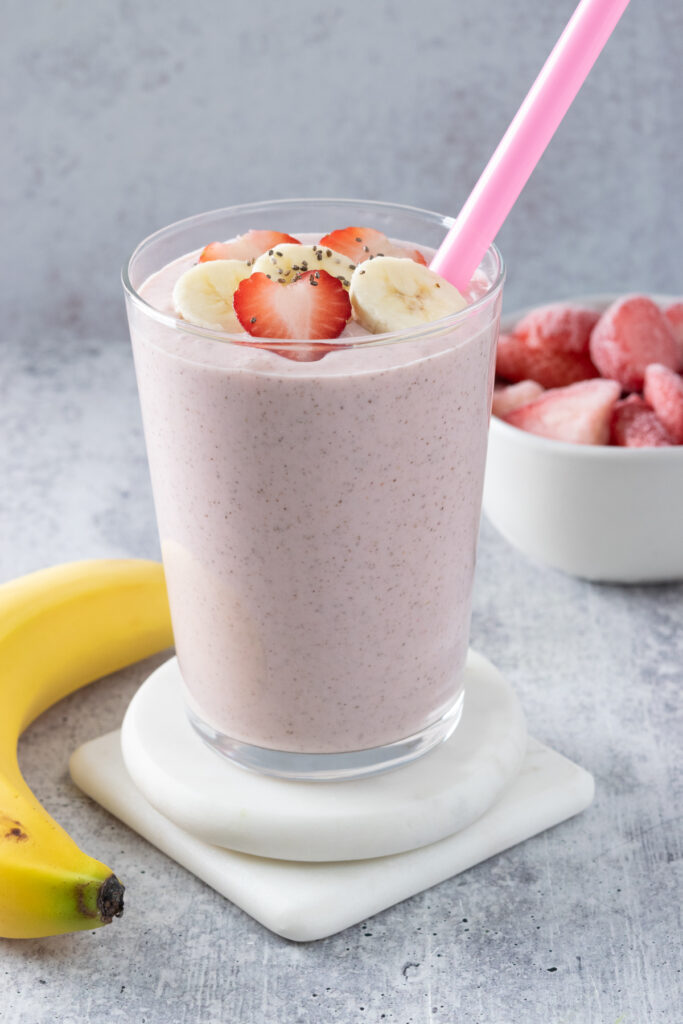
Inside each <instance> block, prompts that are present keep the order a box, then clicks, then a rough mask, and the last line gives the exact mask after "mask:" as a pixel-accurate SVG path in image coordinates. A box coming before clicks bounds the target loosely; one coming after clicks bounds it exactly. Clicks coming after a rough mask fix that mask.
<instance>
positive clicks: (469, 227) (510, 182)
mask: <svg viewBox="0 0 683 1024" xmlns="http://www.w3.org/2000/svg"><path fill="white" fill-rule="evenodd" d="M628 3H629V0H581V3H580V4H579V6H578V7H577V8H576V10H575V11H574V14H573V15H572V17H571V19H570V20H569V22H568V24H567V27H566V28H565V30H564V32H563V33H562V35H561V36H560V38H559V39H558V41H557V43H556V44H555V48H554V49H553V51H552V53H551V54H550V56H549V57H548V59H547V61H546V62H545V64H544V66H543V68H542V70H541V73H540V74H539V76H538V78H537V79H536V81H535V82H534V84H533V85H532V87H531V89H530V90H529V92H528V94H527V96H526V98H525V99H524V102H523V103H522V105H521V107H520V108H519V110H518V111H517V113H516V114H515V117H514V119H513V121H512V123H511V124H510V127H509V128H508V130H507V131H506V133H505V135H504V136H503V138H502V139H501V141H500V143H499V145H498V148H497V149H496V151H495V153H494V154H493V156H492V157H491V159H490V160H489V162H488V164H487V166H486V168H485V169H484V173H483V174H482V176H481V178H480V179H479V181H478V182H477V184H476V185H475V186H474V188H473V190H472V192H471V194H470V196H469V198H468V199H467V201H466V203H465V205H464V206H463V208H462V210H461V211H460V213H459V214H458V218H457V220H456V222H455V224H454V225H453V227H452V228H451V230H450V231H449V233H448V235H447V236H446V238H445V239H444V240H443V242H442V244H441V247H440V248H439V251H438V252H437V254H436V256H435V257H434V259H433V260H432V263H431V267H432V270H436V271H437V272H438V273H439V274H441V275H442V277H445V278H446V280H448V281H451V282H452V283H453V284H454V285H455V286H456V288H460V290H461V291H463V290H465V289H466V288H467V286H468V285H469V283H470V280H471V278H472V274H473V273H474V271H475V270H476V268H477V267H478V265H479V263H480V261H481V260H482V258H483V256H484V253H485V252H486V250H487V249H488V247H489V246H490V244H491V242H493V240H494V238H495V237H496V235H497V234H498V231H499V229H500V227H501V225H502V224H503V221H504V220H505V218H506V217H507V215H508V213H509V212H510V210H511V209H512V207H513V205H514V203H515V200H516V199H517V197H518V195H519V193H520V192H521V191H522V189H523V188H524V186H525V184H526V183H527V181H528V179H529V177H530V175H531V172H532V171H533V169H534V167H535V166H536V164H537V163H538V161H539V160H540V158H541V156H542V155H543V152H544V150H545V148H546V146H547V145H548V143H549V142H550V140H551V138H552V137H553V135H554V134H555V131H556V129H557V127H558V125H559V124H560V122H561V120H562V118H563V117H564V115H565V114H566V113H567V110H568V109H569V107H570V105H571V102H572V100H573V99H574V97H575V96H576V94H577V92H578V91H579V89H580V88H581V86H582V84H583V82H584V80H585V78H586V76H587V75H588V72H589V71H590V69H591V68H592V67H593V64H594V63H595V61H596V59H597V57H598V55H599V53H600V51H601V50H602V48H603V46H604V45H605V43H606V42H607V40H608V39H609V37H610V35H611V34H612V31H613V30H614V27H615V25H616V24H617V22H618V21H619V18H620V17H621V15H622V14H623V13H624V11H625V9H626V7H627V6H628Z"/></svg>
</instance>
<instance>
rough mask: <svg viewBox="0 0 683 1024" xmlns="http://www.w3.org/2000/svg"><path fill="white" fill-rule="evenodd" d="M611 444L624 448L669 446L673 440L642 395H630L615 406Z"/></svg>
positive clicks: (611, 426) (611, 428)
mask: <svg viewBox="0 0 683 1024" xmlns="http://www.w3.org/2000/svg"><path fill="white" fill-rule="evenodd" d="M610 444H616V445H620V446H621V447H622V448H667V447H669V446H670V445H672V444H673V441H672V440H671V438H670V437H669V434H668V433H667V431H666V429H665V427H664V425H663V424H662V423H661V422H660V420H658V419H657V415H656V413H655V412H653V410H652V409H651V408H650V406H649V405H648V404H647V402H645V401H644V400H643V399H642V398H641V397H640V395H629V396H628V398H624V399H623V400H622V401H621V402H617V403H616V405H615V407H614V412H613V413H612V422H611V425H610Z"/></svg>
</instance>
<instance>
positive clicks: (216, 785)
mask: <svg viewBox="0 0 683 1024" xmlns="http://www.w3.org/2000/svg"><path fill="white" fill-rule="evenodd" d="M465 673H466V679H465V694H466V697H465V707H464V711H463V715H462V719H461V722H460V724H459V726H458V728H457V729H456V731H455V733H454V734H453V736H451V738H450V739H448V740H447V741H446V742H445V743H442V744H441V745H440V746H439V747H436V748H435V749H434V750H432V751H430V753H428V754H426V755H425V756H424V757H422V758H420V759H419V760H417V761H414V762H412V763H411V764H408V765H406V766H404V767H402V768H397V769H395V770H393V771H391V772H387V773H385V774H382V775H375V776H370V777H366V778H363V779H357V780H353V781H346V782H290V781H287V780H283V779H277V778H270V777H267V776H261V775H256V774H254V773H251V772H247V771H245V770H243V769H242V768H240V767H238V766H236V765H234V764H232V763H230V762H228V761H227V760H224V759H222V758H221V757H220V756H219V755H217V754H216V753H214V752H213V751H212V750H210V749H209V748H208V747H207V746H205V744H204V743H203V742H202V740H201V739H200V738H199V736H198V735H197V734H196V733H195V731H194V730H193V729H192V727H191V725H190V724H189V721H188V719H187V716H186V714H185V708H184V703H183V693H182V681H181V679H180V673H179V670H178V666H177V661H176V659H175V658H173V659H171V660H170V661H168V662H166V663H165V664H164V665H162V666H161V667H160V668H159V669H157V670H156V672H154V673H153V674H152V675H151V676H150V677H149V679H148V680H147V681H146V682H145V683H144V684H143V685H142V687H141V688H140V690H139V691H138V693H137V694H136V696H135V697H134V698H133V700H132V702H131V704H130V707H129V709H128V711H127V713H126V716H125V719H124V722H123V726H122V729H121V731H117V732H113V733H109V734H108V735H106V736H102V737H100V738H99V739H96V740H92V741H91V742H89V743H86V744H84V745H83V746H82V747H80V748H79V749H78V750H77V751H76V752H75V753H74V754H73V756H72V758H71V765H70V767H71V775H72V778H73V780H74V782H75V783H76V785H77V786H79V787H80V788H81V789H82V790H84V792H86V793H87V794H88V795H89V796H91V797H92V798H93V799H94V800H96V801H97V802H98V803H100V804H102V806H103V807H105V808H106V809H107V810H109V811H110V812H111V813H112V814H114V815H116V817H118V818H120V819H121V820H122V821H124V822H125V823H126V824H127V825H129V826H130V827H131V828H133V829H135V831H136V832H139V833H140V835H142V836H144V837H145V838H146V839H147V840H149V842H151V843H153V844H154V845H155V846H156V847H158V848H159V849H160V850H162V851H163V852H164V853H166V854H167V855H168V856H170V857H172V858H173V859H174V860H176V861H178V863H180V864H182V865H183V866H184V867H186V868H187V869H188V870H189V871H192V872H193V873H194V874H195V875H197V876H198V877H199V878H201V879H203V880H204V881H205V882H207V883H208V884H209V885H211V886H212V887H213V888H214V889H216V890H217V891H218V892H220V893H221V894H222V895H223V896H225V897H227V898H228V899H229V900H231V901H232V902H233V903H235V904H237V906H239V907H241V908H242V909H243V910H244V911H246V912H247V913H248V914H251V916H252V917H254V918H255V919H256V920H257V921H260V922H261V924H263V925H265V926H266V927H267V928H269V929H270V930H271V931H273V932H276V933H277V934H279V935H282V936H284V937H286V938H289V939H293V940H295V941H299V942H304V941H309V940H312V939H320V938H323V937H325V936H327V935H332V934H334V933H335V932H338V931H341V930H342V929H343V928H346V927H348V926H349V925H352V924H355V923H357V922H359V921H363V920H366V919H367V918H368V917H369V916H371V915H372V914H375V913H377V912H378V911H380V910H384V909H385V908H386V907H389V906H391V905H392V904H394V903H398V902H400V901H401V900H403V899H406V898H407V897H408V896H412V895H414V894H415V893H418V892H421V891H422V890H424V889H427V888H429V887H430V886H432V885H435V884H437V883H438V882H442V881H444V880H445V879H446V878H450V877H451V876H453V875H456V874H459V873H460V872H461V871H464V870H466V869H467V868H468V867H472V866H473V865H474V864H477V863H479V862H480V861H482V860H486V859H487V858H488V857H491V856H493V855H494V854H496V853H500V852H501V851H502V850H505V849H508V848H509V847H511V846H514V845H515V844H516V843H519V842H521V841H523V840H524V839H528V838H530V837H531V836H533V835H536V834H537V833H538V832H542V831H543V830H544V829H546V828H550V827H551V826H552V825H556V824H558V823H559V822H560V821H563V820H565V819H566V818H569V817H571V816H572V815H574V814H577V813H578V812H579V811H581V810H583V809H584V808H585V807H587V806H588V804H589V803H590V801H591V799H592V796H593V779H592V777H591V776H590V775H589V774H588V772H586V771H584V770H583V769H582V768H579V767H578V766H577V765H575V764H573V763H572V762H571V761H568V760H567V759H566V758H564V757H562V756H561V755H560V754H557V753H555V752H554V751H552V750H550V749H549V748H548V747H545V746H543V745H542V744H540V743H538V742H537V741H535V740H532V739H528V738H527V736H526V728H525V723H524V716H523V714H522V712H521V709H520V707H519V704H518V702H517V699H516V697H515V695H514V693H513V691H512V689H511V688H510V686H509V684H508V683H507V682H506V681H505V680H504V679H503V677H502V676H501V675H500V673H499V672H498V671H497V670H496V669H495V668H494V667H493V665H491V663H490V662H488V661H487V660H486V659H485V658H483V657H482V656H481V655H478V654H476V653H475V652H472V651H471V652H470V654H469V657H468V661H467V666H466V670H465Z"/></svg>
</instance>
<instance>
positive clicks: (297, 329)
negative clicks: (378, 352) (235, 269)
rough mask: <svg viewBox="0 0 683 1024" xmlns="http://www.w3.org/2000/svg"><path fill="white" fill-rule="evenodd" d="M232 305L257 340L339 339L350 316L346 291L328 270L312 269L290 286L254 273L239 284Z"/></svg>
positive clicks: (243, 324) (242, 322) (240, 320)
mask: <svg viewBox="0 0 683 1024" xmlns="http://www.w3.org/2000/svg"><path fill="white" fill-rule="evenodd" d="M233 304H234V306H235V313H236V314H237V318H238V320H239V322H240V323H241V324H242V327H243V328H244V330H245V331H248V333H249V334H251V335H252V337H254V338H291V339H295V340H301V341H314V340H318V339H325V338H338V337H339V335H340V334H341V332H342V331H343V330H344V327H345V326H346V321H347V320H348V319H349V317H350V316H351V303H350V301H349V296H348V293H347V291H346V289H345V288H344V286H343V284H342V283H341V281H338V280H337V279H336V278H335V277H332V275H331V274H328V273H327V271H326V270H309V271H308V273H306V274H301V276H300V277H298V278H296V279H295V280H294V281H292V282H291V283H290V284H279V283H278V282H277V281H271V279H270V278H269V277H267V276H266V275H265V274H260V273H255V274H252V275H251V277H247V278H245V279H244V281H242V282H241V283H240V285H239V287H238V289H237V291H236V292H235V295H234V298H233Z"/></svg>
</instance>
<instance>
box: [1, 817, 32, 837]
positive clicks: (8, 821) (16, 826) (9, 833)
mask: <svg viewBox="0 0 683 1024" xmlns="http://www.w3.org/2000/svg"><path fill="white" fill-rule="evenodd" d="M0 829H2V838H3V839H9V840H10V841H14V842H16V843H23V842H25V840H27V839H28V832H25V831H24V826H23V825H22V824H21V822H20V821H17V819H16V818H10V817H9V815H7V814H0Z"/></svg>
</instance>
